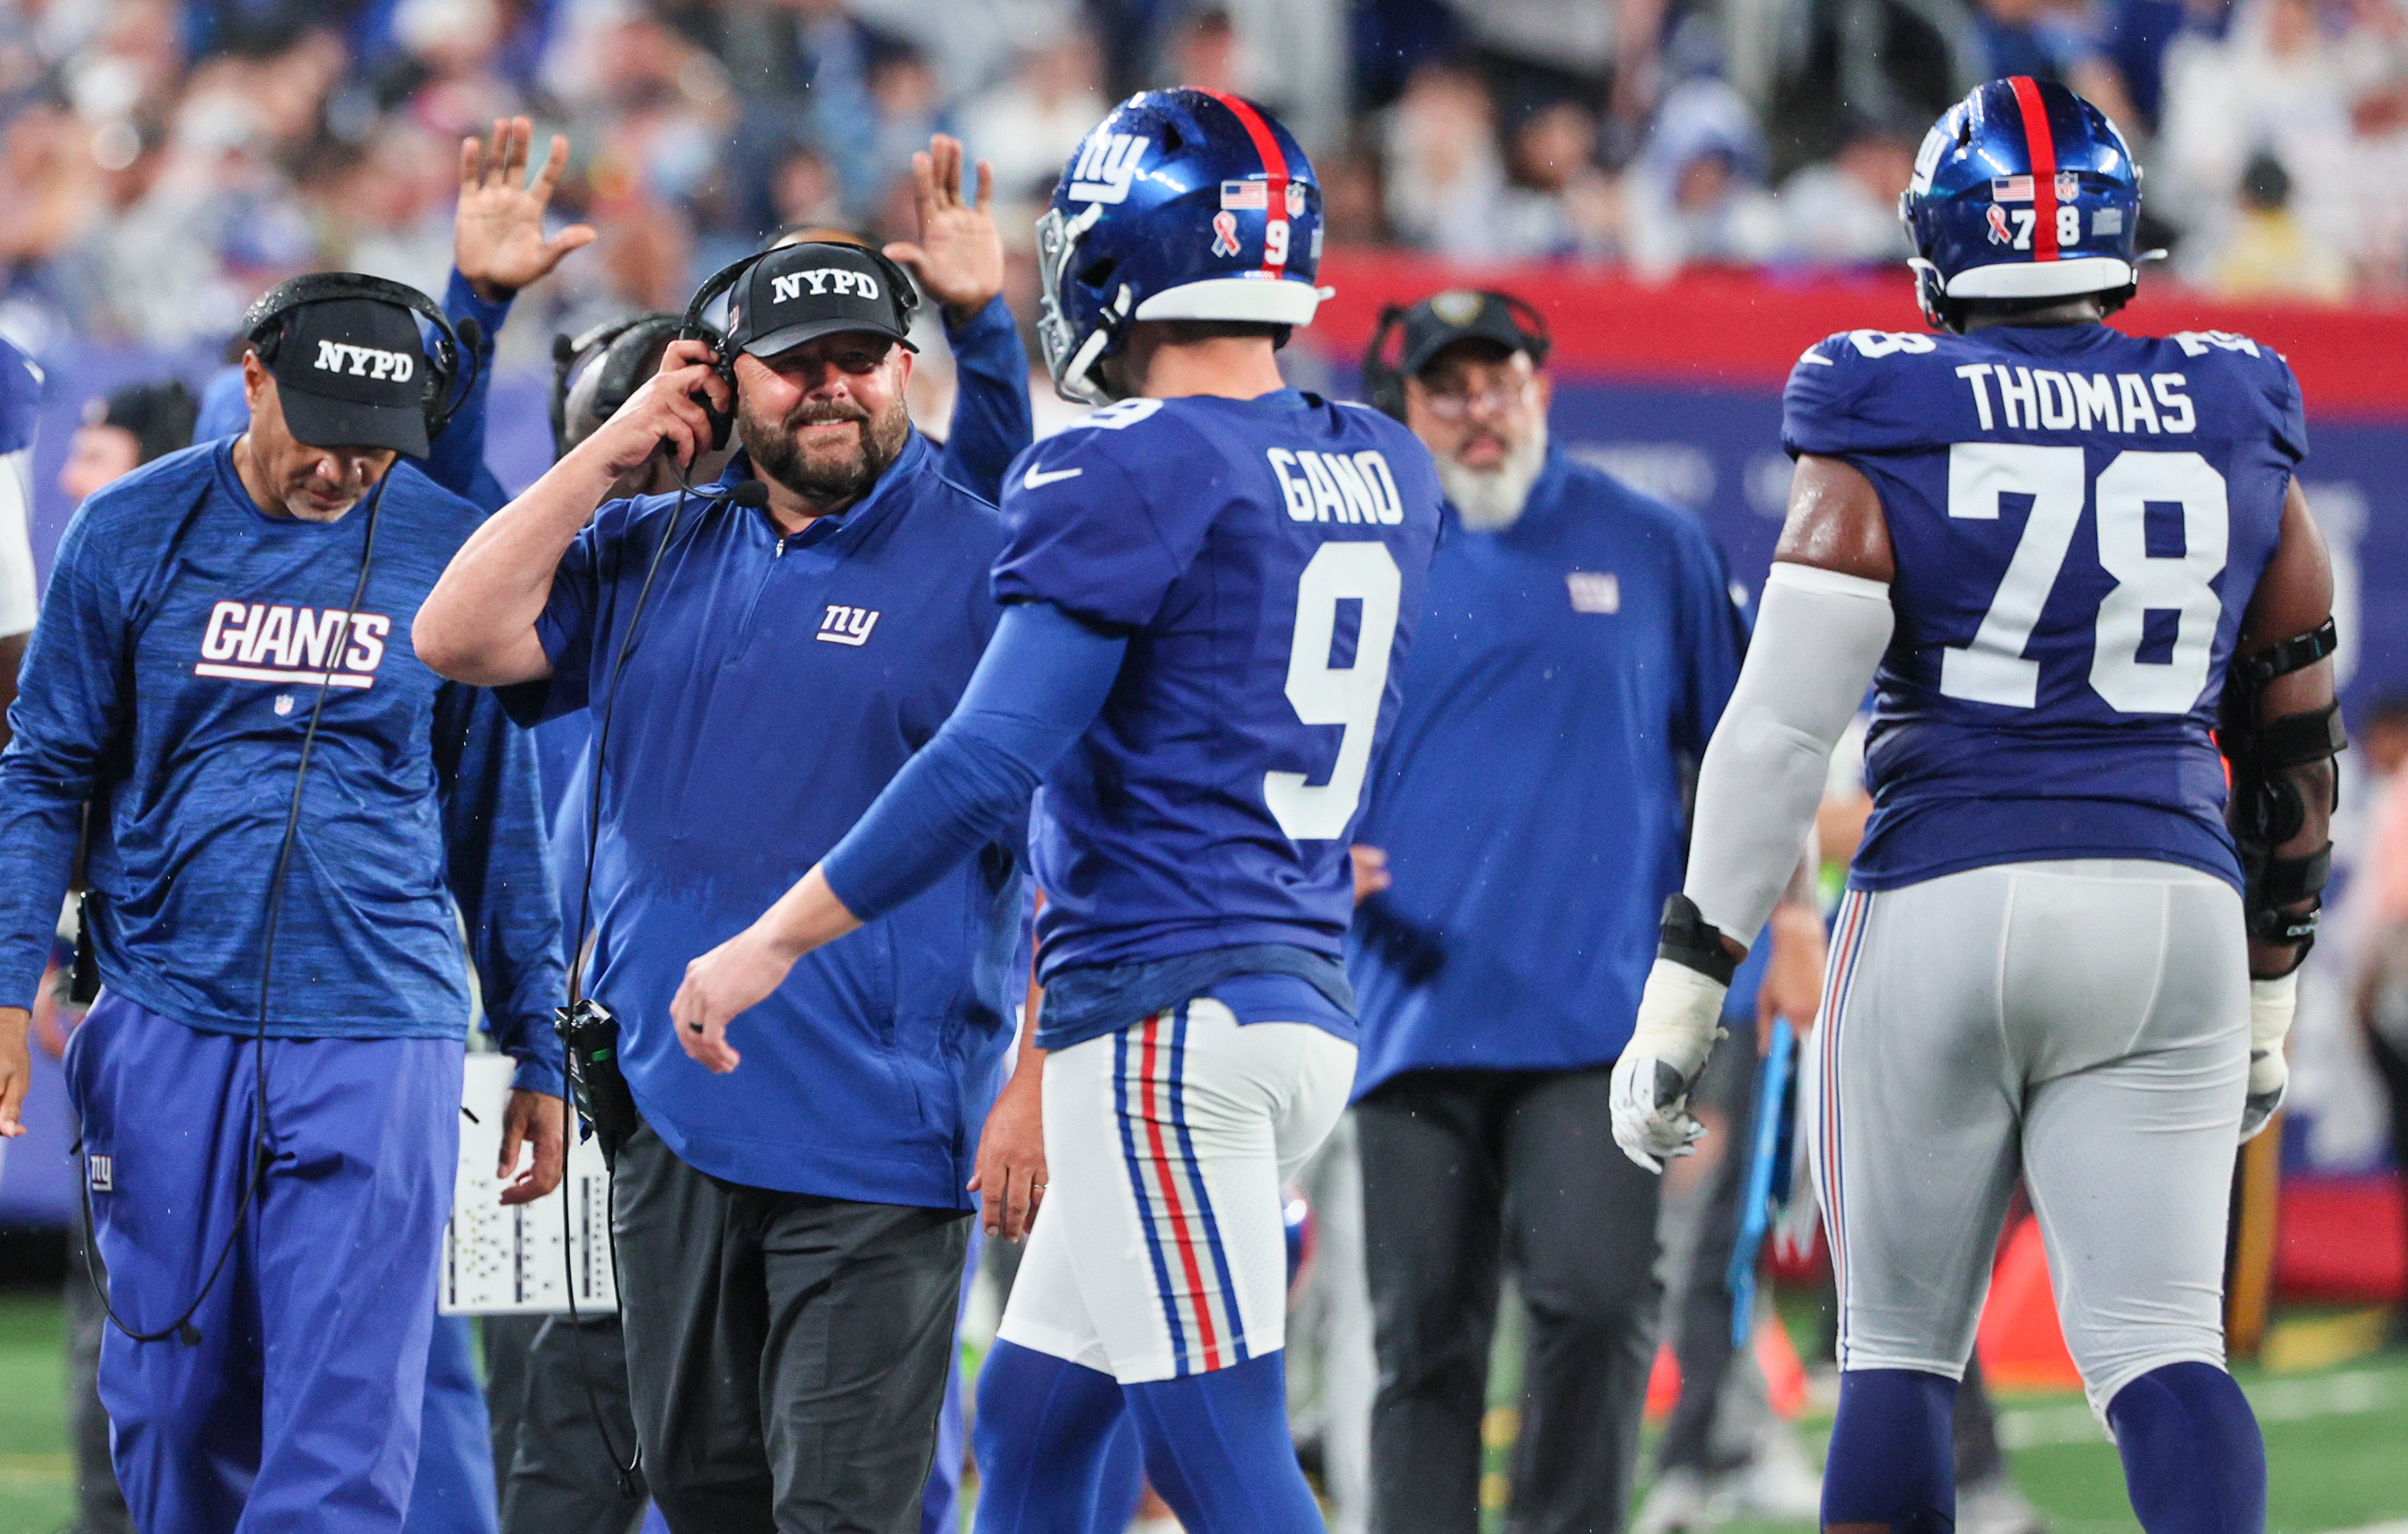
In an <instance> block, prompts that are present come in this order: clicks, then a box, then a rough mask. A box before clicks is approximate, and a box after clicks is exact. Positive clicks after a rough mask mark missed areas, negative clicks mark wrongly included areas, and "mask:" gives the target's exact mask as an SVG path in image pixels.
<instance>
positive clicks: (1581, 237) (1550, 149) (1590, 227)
mask: <svg viewBox="0 0 2408 1534" xmlns="http://www.w3.org/2000/svg"><path fill="white" fill-rule="evenodd" d="M1597 154H1598V122H1597V114H1596V113H1595V112H1592V111H1591V110H1589V108H1587V107H1585V106H1584V105H1583V104H1581V103H1580V102H1578V101H1574V100H1571V99H1570V98H1568V97H1557V98H1556V99H1555V100H1552V101H1547V102H1544V103H1543V104H1541V105H1539V106H1537V107H1534V108H1531V109H1529V110H1527V111H1526V112H1524V113H1523V114H1522V116H1521V119H1520V121H1519V122H1516V123H1515V124H1514V127H1513V130H1512V136H1511V137H1510V138H1509V139H1508V141H1507V144H1506V165H1507V168H1508V170H1509V171H1510V172H1511V174H1512V186H1511V187H1510V188H1509V189H1508V190H1507V192H1506V193H1505V194H1504V196H1503V198H1502V199H1501V200H1500V203H1499V206H1498V254H1500V255H1504V256H1507V257H1510V258H1512V259H1516V260H1545V259H1551V258H1557V257H1575V258H1579V259H1583V260H1590V261H1598V260H1604V259H1606V258H1608V257H1610V256H1613V255H1614V254H1616V253H1617V251H1618V247H1619V245H1620V241H1621V235H1622V195H1621V192H1620V189H1619V188H1618V187H1616V185H1615V184H1614V182H1613V179H1612V178H1611V177H1609V176H1607V175H1606V174H1605V172H1604V171H1603V170H1602V169H1601V168H1599V166H1598V163H1597Z"/></svg>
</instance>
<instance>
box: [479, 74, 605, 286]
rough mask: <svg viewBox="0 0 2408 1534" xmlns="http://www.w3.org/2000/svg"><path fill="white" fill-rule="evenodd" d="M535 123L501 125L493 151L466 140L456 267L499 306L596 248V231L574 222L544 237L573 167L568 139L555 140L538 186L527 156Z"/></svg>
mask: <svg viewBox="0 0 2408 1534" xmlns="http://www.w3.org/2000/svg"><path fill="white" fill-rule="evenodd" d="M534 137H535V124H534V123H533V122H529V121H528V120H527V119H525V118H523V117H513V118H506V119H503V120H502V121H500V122H495V124H494V137H493V143H492V145H491V146H490V148H489V147H488V146H487V145H486V143H485V142H484V141H483V140H481V139H480V138H478V137H477V136H475V135H473V134H472V135H470V136H468V137H466V138H464V139H462V140H461V141H460V210H459V212H458V214H457V215H456V216H455V217H454V218H453V220H452V265H455V266H457V267H459V268H460V275H461V276H462V277H465V278H466V279H467V280H468V285H469V286H470V287H471V288H473V289H475V290H476V294H477V296H478V297H480V298H482V299H483V300H485V302H487V303H489V304H498V303H501V302H502V301H504V300H505V299H508V298H509V296H510V295H511V294H515V293H517V292H518V291H519V290H520V289H521V288H523V287H525V286H527V285H528V284H530V283H532V282H537V281H540V280H542V279H544V278H545V277H547V276H549V275H551V272H552V268H553V267H554V266H557V265H560V260H561V257H563V256H565V255H566V254H567V253H568V252H569V251H574V250H578V249H580V248H581V247H583V246H586V245H591V244H592V243H594V226H593V225H592V224H589V223H572V224H570V225H569V226H568V227H567V228H566V229H563V230H562V231H561V232H560V233H559V234H557V235H554V236H553V237H552V238H550V239H546V238H544V237H543V210H544V208H546V207H547V206H549V205H550V203H551V202H552V190H553V189H554V188H555V187H557V186H558V185H559V184H560V177H561V173H562V172H563V171H565V170H566V169H567V168H568V140H567V138H566V137H565V136H562V135H560V134H553V135H552V149H551V151H550V152H549V153H547V154H546V155H545V156H544V157H543V165H542V166H541V167H540V168H539V169H538V170H537V172H536V175H535V180H534V181H533V183H532V184H530V183H529V182H528V181H527V179H526V166H527V151H528V148H529V146H530V144H531V143H532V141H533V140H534Z"/></svg>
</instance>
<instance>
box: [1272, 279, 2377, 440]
mask: <svg viewBox="0 0 2408 1534" xmlns="http://www.w3.org/2000/svg"><path fill="white" fill-rule="evenodd" d="M1321 275H1322V280H1323V281H1324V282H1325V283H1326V284H1328V285H1329V286H1332V287H1335V288H1336V289H1337V290H1338V292H1337V294H1336V296H1335V297H1333V298H1331V299H1330V301H1329V302H1328V303H1327V304H1326V306H1324V307H1323V308H1322V311H1321V317H1320V318H1319V319H1317V320H1316V321H1315V322H1314V324H1313V329H1312V337H1313V339H1314V342H1315V344H1317V345H1319V346H1322V347H1324V348H1326V349H1327V350H1329V351H1332V352H1333V353H1334V354H1338V355H1341V356H1343V357H1345V358H1347V359H1349V360H1352V359H1353V358H1355V357H1356V356H1359V355H1360V354H1361V352H1362V349H1363V346H1364V343H1365V342H1367V341H1368V340H1369V339H1370V336H1371V329H1372V326H1373V325H1374V324H1375V323H1377V322H1378V319H1379V314H1380V309H1381V308H1382V307H1383V305H1387V304H1391V303H1410V302H1412V301H1414V300H1416V299H1420V298H1424V297H1426V296H1428V295H1429V294H1433V293H1436V292H1438V291H1439V290H1440V289H1441V288H1451V287H1464V286H1467V285H1471V286H1481V287H1497V288H1505V289H1509V290H1510V291H1512V292H1513V293H1516V294H1521V295H1522V296H1523V297H1525V298H1527V299H1529V300H1530V301H1531V302H1532V303H1534V304H1536V305H1538V306H1539V307H1540V308H1541V309H1543V310H1545V311H1546V315H1547V318H1548V320H1549V322H1550V323H1552V324H1553V326H1554V328H1555V363H1556V366H1558V367H1559V368H1562V369H1564V370H1566V371H1576V372H1587V373H1599V374H1606V375H1611V376H1613V377H1616V378H1620V379H1627V380H1633V381H1645V382H1655V383H1682V382H1687V383H1697V384H1705V385H1723V386H1731V385H1740V386H1750V387H1762V386H1765V385H1771V386H1774V387H1778V386H1779V385H1780V383H1781V381H1782V380H1785V379H1786V378H1787V377H1788V376H1789V369H1790V366H1791V365H1792V364H1794V363H1795V362H1797V360H1798V353H1799V352H1800V351H1804V350H1805V349H1806V348H1807V347H1809V346H1812V345H1813V343H1814V342H1816V341H1819V340H1821V339H1822V338H1823V337H1826V336H1828V335H1830V334H1831V333H1832V332H1834V331H1840V330H1855V329H1862V328H1868V327H1870V328H1872V329H1876V330H1921V329H1924V328H1925V325H1924V323H1923V316H1922V314H1921V313H1920V312H1919V311H1918V310H1917V309H1916V308H1915V306H1914V290H1913V289H1912V288H1911V287H1910V286H1909V284H1908V280H1907V276H1906V273H1905V272H1904V271H1903V270H1900V271H1899V272H1896V273H1894V274H1877V273H1865V274H1856V275H1843V276H1834V275H1830V274H1826V273H1817V274H1814V275H1813V276H1805V275H1802V274H1801V275H1799V276H1796V277H1788V276H1784V275H1781V274H1778V273H1759V272H1754V271H1699V272H1692V273H1688V274H1686V275H1684V276H1682V277H1680V278H1678V279H1676V280H1673V281H1670V282H1667V283H1664V284H1661V285H1659V286H1650V285H1648V284H1645V283H1641V282H1637V281H1634V280H1631V279H1629V278H1628V277H1624V276H1618V275H1611V274H1606V273H1600V272H1589V271H1584V270H1582V269H1580V268H1577V267H1568V266H1519V267H1490V268H1482V267H1468V266H1463V265H1456V264H1455V263H1451V262H1442V261H1436V260H1432V259H1430V258H1428V257H1426V256H1416V255H1402V254H1397V253H1394V252H1387V251H1331V252H1330V254H1329V256H1328V259H1327V260H1326V261H1325V262H1324V263H1323V264H1322V268H1321ZM2117 323H2118V324H2119V325H2121V326H2123V327H2124V328H2127V329H2132V330H2142V331H2151V332H2156V333H2158V334H2166V333H2170V332H2172V331H2178V330H2234V331H2240V332H2243V334H2246V335H2249V336H2253V337H2257V339H2258V340H2261V341H2265V342H2267V343H2269V344H2271V345H2272V346H2273V347H2275V348H2276V349H2277V350H2279V351H2281V352H2282V353H2283V354H2284V356H2286V358H2288V359H2289V361H2290V364H2291V366H2292V368H2293V369H2294V370H2295V371H2296V372H2297V373H2298V374H2299V376H2300V389H2301V391H2302V392H2303V393H2304V394H2306V396H2307V403H2308V409H2310V411H2311V412H2312V413H2313V415H2314V416H2315V417H2316V418H2319V419H2325V420H2338V419H2342V418H2355V419H2372V420H2380V421H2394V420H2401V419H2403V418H2408V360H2403V359H2408V309H2401V308H2393V309H2342V308H2326V307H2322V306H2310V305H2273V304H2253V305H2236V304H2224V303H2217V302H2215V301H2214V300H2211V299H2208V298H2204V297H2201V296H2200V295H2199V294H2193V293H2189V292H2186V291H2185V290H2183V289H2181V288H2177V287H2175V286H2173V285H2171V283H2168V282H2165V281H2162V280H2159V281H2151V282H2144V283H2143V286H2142V289H2141V297H2140V298H2139V299H2138V301H2136V302H2135V303H2134V304H2133V305H2132V307H2131V308H2129V309H2128V310H2127V311H2126V312H2125V314H2124V315H2122V316H2119V317H2118V319H2117Z"/></svg>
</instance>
